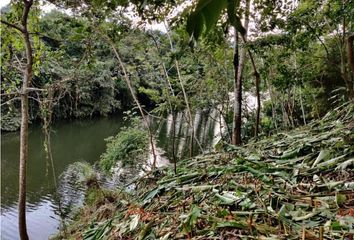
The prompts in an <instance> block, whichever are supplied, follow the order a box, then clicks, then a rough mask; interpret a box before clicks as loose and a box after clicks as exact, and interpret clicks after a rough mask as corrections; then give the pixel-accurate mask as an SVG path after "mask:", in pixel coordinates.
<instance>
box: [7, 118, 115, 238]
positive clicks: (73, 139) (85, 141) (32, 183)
mask: <svg viewBox="0 0 354 240" xmlns="http://www.w3.org/2000/svg"><path fill="white" fill-rule="evenodd" d="M121 126H122V118H121V116H113V117H109V118H97V119H90V120H77V121H70V122H69V121H67V122H66V121H62V122H60V123H58V124H55V125H54V127H53V133H52V137H51V138H52V151H53V158H54V165H55V170H56V177H57V176H58V175H60V174H61V173H62V172H63V171H64V170H65V168H66V167H67V166H68V165H69V164H71V163H73V162H75V161H80V160H84V161H87V162H89V163H94V162H95V161H97V160H98V159H99V157H100V155H101V153H102V152H103V151H104V150H105V144H106V143H105V141H104V139H105V138H107V137H108V136H111V135H115V134H116V133H117V132H118V130H119V128H120V127H121ZM43 140H44V137H43V134H42V129H41V127H40V126H32V127H31V129H30V134H29V161H28V165H27V227H28V233H29V236H30V238H31V239H36V240H37V239H38V240H41V239H48V237H49V236H50V235H51V234H53V233H55V232H57V229H58V227H59V224H60V221H59V209H58V205H59V204H58V201H57V200H56V199H57V198H55V197H54V193H55V187H54V179H53V174H52V171H51V168H49V167H48V163H47V160H46V158H45V152H44V150H43ZM1 150H2V151H1V209H2V210H1V235H2V239H4V240H12V239H18V238H19V237H18V230H17V226H18V225H17V214H18V212H17V197H18V161H19V134H18V133H6V134H2V136H1ZM59 192H60V193H61V196H64V198H63V210H64V212H70V210H71V209H65V208H70V206H71V203H72V201H73V199H75V201H77V200H80V197H79V196H80V191H77V189H71V186H70V184H62V185H61V187H60V189H59ZM74 193H75V194H76V195H71V194H74ZM81 196H82V194H81Z"/></svg>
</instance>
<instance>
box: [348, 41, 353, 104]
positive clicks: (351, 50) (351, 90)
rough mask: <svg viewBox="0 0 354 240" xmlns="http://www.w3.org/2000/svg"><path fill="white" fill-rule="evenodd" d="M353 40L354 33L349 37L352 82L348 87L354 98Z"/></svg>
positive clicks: (349, 62) (349, 61)
mask: <svg viewBox="0 0 354 240" xmlns="http://www.w3.org/2000/svg"><path fill="white" fill-rule="evenodd" d="M353 41H354V34H352V35H350V36H349V37H348V42H347V44H348V64H349V67H350V69H351V74H350V75H351V84H350V86H349V87H350V88H349V89H348V91H349V94H350V98H351V99H354V53H353Z"/></svg>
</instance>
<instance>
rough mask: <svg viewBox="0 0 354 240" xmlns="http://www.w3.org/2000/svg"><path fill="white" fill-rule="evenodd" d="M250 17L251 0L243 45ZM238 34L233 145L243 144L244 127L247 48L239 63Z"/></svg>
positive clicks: (242, 49) (245, 40) (235, 61)
mask: <svg viewBox="0 0 354 240" xmlns="http://www.w3.org/2000/svg"><path fill="white" fill-rule="evenodd" d="M249 15H250V0H247V1H246V12H245V21H244V29H245V30H246V32H245V34H244V35H242V40H243V45H245V44H246V42H247V31H248V23H249ZM237 36H238V34H237V30H236V29H235V52H234V70H235V85H234V98H235V103H234V104H235V105H234V129H233V133H232V143H233V144H234V145H240V144H241V141H242V139H241V125H242V78H243V69H244V66H245V60H246V47H245V46H242V48H241V52H240V59H239V60H240V61H238V37H237Z"/></svg>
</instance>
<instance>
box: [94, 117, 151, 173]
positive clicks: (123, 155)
mask: <svg viewBox="0 0 354 240" xmlns="http://www.w3.org/2000/svg"><path fill="white" fill-rule="evenodd" d="M134 121H135V124H134ZM134 121H132V123H133V124H132V126H129V127H123V128H121V130H120V131H119V133H118V134H117V136H115V137H110V138H107V139H106V141H107V150H106V152H105V153H103V154H102V156H101V159H100V162H99V166H100V168H101V169H102V170H103V171H105V172H106V173H109V172H110V171H111V169H112V168H113V167H115V165H116V163H117V162H120V163H121V164H122V166H125V165H127V164H139V163H142V161H144V160H146V154H147V151H148V145H149V144H148V135H147V132H146V130H143V128H142V127H141V125H140V124H141V123H140V124H139V123H138V122H136V120H134Z"/></svg>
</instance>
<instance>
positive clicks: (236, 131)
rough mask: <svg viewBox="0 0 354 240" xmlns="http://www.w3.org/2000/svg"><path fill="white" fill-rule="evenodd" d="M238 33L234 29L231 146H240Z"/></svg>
mask: <svg viewBox="0 0 354 240" xmlns="http://www.w3.org/2000/svg"><path fill="white" fill-rule="evenodd" d="M238 57H239V56H238V32H237V30H236V29H235V49H234V60H233V67H234V127H233V131H232V144H234V145H240V144H241V111H242V81H240V80H241V79H239V78H238V69H239V67H238V66H239V59H238Z"/></svg>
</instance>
